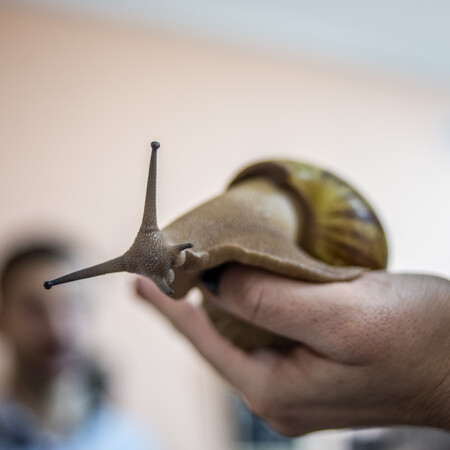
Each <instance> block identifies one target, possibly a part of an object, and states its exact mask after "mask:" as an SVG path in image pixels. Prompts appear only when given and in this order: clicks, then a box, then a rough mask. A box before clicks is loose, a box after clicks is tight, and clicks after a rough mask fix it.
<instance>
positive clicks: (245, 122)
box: [0, 0, 450, 450]
mask: <svg viewBox="0 0 450 450" xmlns="http://www.w3.org/2000/svg"><path fill="white" fill-rule="evenodd" d="M449 20H450V5H449V3H448V2H446V1H445V0H434V1H429V0H414V1H411V2H408V3H407V4H406V3H405V2H402V1H397V0H394V1H387V0H382V1H378V2H357V1H355V0H343V1H340V2H333V1H330V0H326V1H322V2H312V1H291V0H282V1H278V2H274V1H273V0H272V1H268V0H262V1H258V2H257V1H255V0H244V1H242V0H241V1H236V0H232V1H228V2H221V1H217V0H215V1H211V0H210V1H205V0H191V1H189V2H188V1H186V0H172V1H162V0H156V1H143V0H128V1H125V0H122V1H121V0H114V1H105V0H91V1H80V0H78V1H77V0H34V1H32V0H28V1H27V0H14V1H5V0H0V186H1V189H0V211H1V220H0V256H2V255H3V254H4V253H5V252H6V251H7V250H8V248H9V247H10V246H11V245H12V243H14V242H19V241H20V240H21V239H22V238H23V237H24V236H33V235H38V234H39V233H41V232H44V233H47V234H48V233H51V234H54V235H55V236H58V237H60V238H61V239H69V240H70V241H71V242H73V243H75V244H76V245H77V246H78V247H79V248H80V250H81V251H82V252H84V255H85V261H87V263H88V264H90V263H97V262H100V261H103V260H106V259H109V258H111V257H114V256H116V255H118V254H119V253H121V252H123V251H124V250H125V249H127V248H128V247H129V245H130V244H131V242H132V240H133V239H134V237H135V234H136V232H137V229H138V226H139V224H140V220H141V215H142V208H143V201H144V193H145V185H146V179H147V171H148V162H149V156H150V153H149V144H150V141H152V140H158V141H160V142H161V152H160V155H159V167H158V177H159V178H158V210H159V222H160V225H161V226H164V225H166V224H167V223H169V222H170V221H171V220H173V219H175V218H176V217H177V216H179V215H180V214H181V213H183V212H185V211H186V210H188V209H189V208H191V207H193V206H194V205H196V204H198V203H200V202H201V201H203V200H205V199H207V198H209V197H211V196H212V195H215V194H217V193H219V192H221V190H222V189H223V188H224V187H225V186H226V184H227V182H228V181H229V180H230V179H231V178H232V176H233V174H234V173H235V172H236V171H237V170H238V169H239V168H241V167H242V166H245V165H246V164H248V163H250V162H252V161H254V160H258V159H267V158H274V157H275V158H281V157H283V158H284V157H288V158H292V159H298V160H306V161H309V162H312V163H314V164H318V165H322V166H324V167H326V168H328V169H330V170H332V171H334V172H336V173H337V174H340V175H342V176H343V177H345V178H346V179H347V180H348V181H350V182H352V183H353V184H354V185H356V186H357V187H359V188H360V190H361V191H362V192H363V193H364V194H365V195H366V196H367V197H368V199H369V200H370V201H371V202H372V204H373V205H374V207H375V208H376V210H377V211H378V213H379V215H380V217H381V219H382V221H383V223H384V224H385V227H386V231H387V234H388V239H389V243H390V268H391V270H393V271H417V272H429V273H435V274H440V275H444V276H448V274H449V273H450V258H449V256H448V248H449V244H450V238H449V230H450V208H449V204H448V196H449V193H450V57H449V55H450V27H449V26H448V23H449ZM55 275H59V274H55ZM133 281H134V278H133V276H130V275H124V274H120V275H114V276H107V277H102V278H98V279H96V280H95V281H89V280H87V281H83V282H82V283H85V284H86V285H88V284H89V285H95V287H94V289H95V290H96V296H97V297H98V300H97V299H96V300H95V301H96V303H97V305H96V314H95V318H94V325H93V327H92V328H93V329H92V334H93V335H95V339H94V340H95V346H96V349H97V350H96V351H97V354H98V355H99V358H100V359H102V361H103V363H104V364H105V365H106V366H107V367H108V368H109V370H110V371H111V374H112V375H111V379H112V393H113V394H112V395H113V397H114V400H115V402H116V403H117V404H118V405H120V407H121V408H122V409H123V410H124V411H126V412H127V414H129V415H130V417H133V418H134V419H135V420H136V421H137V422H138V423H140V424H141V425H142V426H143V428H148V429H151V430H153V431H154V432H155V434H157V435H158V436H159V437H160V440H161V442H163V444H164V448H166V449H183V450H184V449H186V450H190V449H192V450H194V449H229V448H248V449H251V448H263V447H262V446H260V447H257V446H256V444H255V445H254V444H252V443H251V441H252V438H251V437H250V438H248V437H243V435H244V434H245V433H242V432H241V433H240V432H239V426H242V423H243V422H245V421H247V420H248V417H247V418H241V419H239V417H240V416H239V414H240V412H236V411H237V410H236V404H235V402H236V400H235V398H234V395H233V393H232V391H231V390H230V388H229V387H228V386H227V385H226V384H225V383H224V382H222V380H221V379H220V378H219V377H218V376H217V375H216V374H215V373H214V372H213V371H212V369H210V368H209V366H207V365H206V363H204V362H203V361H202V360H201V359H200V358H199V357H198V356H197V354H196V353H195V352H194V350H192V349H191V347H190V346H189V344H188V343H186V342H185V341H184V340H183V339H182V338H181V337H179V336H178V335H177V334H176V333H175V331H173V330H172V328H171V327H170V326H169V325H168V324H167V323H166V321H165V320H164V319H163V318H162V317H160V316H159V315H158V314H157V313H156V312H155V311H153V310H152V309H150V308H149V307H148V306H145V305H143V304H141V303H140V302H139V301H138V300H137V299H136V297H135V295H134V292H133ZM0 367H1V364H0ZM248 426H253V425H248ZM247 430H248V429H247ZM250 434H251V433H250ZM342 434H343V437H342V436H341V435H342ZM345 435H346V432H326V433H325V434H324V433H320V436H319V434H317V435H312V436H308V437H307V438H305V439H297V440H294V441H289V442H288V443H287V442H285V443H282V442H281V443H280V442H278V443H273V442H272V444H270V443H269V444H268V445H269V447H264V448H297V449H299V448H301V449H308V450H311V449H315V448H321V449H324V448H325V449H327V448H333V449H338V450H339V449H340V448H342V449H346V448H349V447H348V446H347V444H346V438H345ZM337 436H340V437H337ZM239 439H241V440H242V442H240V443H239ZM325 442H326V444H325ZM261 445H262V444H261Z"/></svg>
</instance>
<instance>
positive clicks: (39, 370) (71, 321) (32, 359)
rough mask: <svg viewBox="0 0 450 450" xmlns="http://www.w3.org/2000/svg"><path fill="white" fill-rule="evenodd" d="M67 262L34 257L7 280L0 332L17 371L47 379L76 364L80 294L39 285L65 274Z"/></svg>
mask: <svg viewBox="0 0 450 450" xmlns="http://www.w3.org/2000/svg"><path fill="white" fill-rule="evenodd" d="M70 270H71V267H70V266H69V264H68V263H66V262H63V261H58V260H56V259H55V260H53V259H43V258H42V259H36V260H33V261H29V262H24V263H22V264H20V266H19V267H17V268H16V269H14V270H13V271H12V272H11V276H10V277H8V280H7V283H6V286H5V292H4V298H3V299H2V300H3V301H2V303H3V306H2V314H1V321H2V328H3V331H4V333H5V334H6V336H7V337H8V339H9V341H10V342H11V344H12V347H13V351H14V356H15V358H16V360H17V362H18V364H19V366H20V367H22V368H23V369H26V370H28V371H30V372H31V373H33V374H36V376H38V375H44V376H47V377H48V376H52V375H55V374H56V373H58V372H59V371H60V370H61V369H63V368H65V367H67V366H68V365H69V364H71V362H73V361H75V360H76V357H77V355H78V354H79V352H80V342H81V339H80V338H81V337H82V336H81V335H82V327H81V322H82V317H81V314H80V313H81V304H80V303H81V299H80V296H81V292H80V290H79V286H77V284H67V285H64V286H57V287H56V288H53V289H52V290H50V291H47V290H45V289H44V288H43V281H44V280H48V279H51V278H52V277H54V276H55V274H58V273H68V272H70Z"/></svg>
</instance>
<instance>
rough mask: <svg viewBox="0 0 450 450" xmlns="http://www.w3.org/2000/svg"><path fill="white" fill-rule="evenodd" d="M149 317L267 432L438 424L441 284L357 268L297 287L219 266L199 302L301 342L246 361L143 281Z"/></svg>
mask: <svg viewBox="0 0 450 450" xmlns="http://www.w3.org/2000/svg"><path fill="white" fill-rule="evenodd" d="M137 290H138V293H139V294H140V295H141V296H142V297H143V298H145V299H146V300H147V301H148V302H149V303H151V304H152V305H153V306H155V307H156V308H157V309H159V310H160V311H161V312H162V313H163V314H164V315H166V316H167V317H168V319H169V320H170V321H171V322H172V323H173V325H174V326H175V327H176V328H177V329H178V330H179V331H180V332H181V333H182V334H184V335H185V336H186V337H187V338H188V339H189V340H190V341H191V342H192V344H193V345H194V346H195V347H196V348H197V350H198V351H199V352H200V354H201V355H202V356H203V357H204V358H206V359H207V360H208V361H209V362H210V363H211V364H212V365H213V366H214V367H215V368H216V369H217V370H218V371H219V372H220V373H221V374H222V375H223V376H224V377H225V378H226V379H227V380H228V381H229V382H230V383H231V384H232V385H234V386H235V387H236V388H237V389H238V390H239V391H240V392H241V393H242V394H243V396H244V398H245V399H246V401H247V402H248V404H249V406H250V408H251V409H252V410H253V411H254V412H255V413H256V414H257V415H259V416H261V417H262V418H263V419H264V420H265V421H266V422H267V423H268V424H269V425H270V426H271V427H272V428H273V429H275V430H276V431H278V432H280V433H282V434H285V435H288V436H298V435H301V434H305V433H308V432H311V431H315V430H321V429H327V428H344V427H357V426H381V425H397V424H410V425H426V426H436V427H442V428H450V358H449V355H450V326H449V325H450V282H449V281H447V280H444V279H441V278H438V277H433V276H427V275H394V274H389V273H387V272H382V271H371V272H367V273H365V274H364V275H362V276H361V277H359V278H357V279H356V280H353V281H349V282H338V283H325V284H313V283H306V282H299V281H296V280H291V279H287V278H283V277H279V276H277V275H274V274H271V273H267V272H263V271H258V270H255V269H251V268H248V267H244V266H239V265H235V266H232V267H230V268H229V269H228V270H227V271H226V272H225V274H224V275H223V277H222V280H221V284H220V293H219V294H217V295H215V294H212V293H210V292H209V291H205V292H204V295H205V296H207V299H208V301H210V302H212V303H213V304H215V305H216V306H218V307H221V308H223V309H225V310H227V311H229V312H231V313H233V314H235V315H236V316H238V317H240V318H243V319H246V320H248V321H250V322H252V323H254V324H256V325H259V326H261V327H263V328H266V329H268V330H270V331H272V332H275V333H278V334H280V335H283V336H287V337H290V338H292V339H295V340H297V341H298V342H299V343H301V344H302V345H301V346H299V347H296V348H294V349H293V350H291V351H290V352H288V353H279V352H276V351H271V350H258V351H256V352H253V353H246V352H244V351H242V350H240V349H238V348H236V347H234V346H233V345H232V344H231V343H230V342H228V341H227V340H226V339H225V338H224V337H222V336H221V335H220V334H219V333H218V332H217V331H216V329H215V328H214V326H213V325H212V324H211V322H210V321H209V319H208V316H207V315H206V313H205V311H204V310H203V309H202V308H200V307H195V306H193V305H191V304H189V303H187V302H185V301H181V302H174V301H173V300H171V299H169V298H168V297H166V296H165V295H164V294H162V293H161V292H160V291H159V290H158V288H156V286H155V285H154V284H153V283H152V282H151V281H149V280H147V279H144V278H140V279H139V280H138V282H137Z"/></svg>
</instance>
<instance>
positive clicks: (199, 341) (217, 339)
mask: <svg viewBox="0 0 450 450" xmlns="http://www.w3.org/2000/svg"><path fill="white" fill-rule="evenodd" d="M136 290H137V293H138V294H139V295H140V296H141V297H142V298H144V299H145V300H146V301H148V302H149V303H151V304H152V305H153V306H154V307H155V308H156V309H158V310H159V311H160V312H161V313H162V314H164V315H165V316H166V317H167V318H168V319H169V320H170V321H171V322H172V324H173V325H174V326H175V327H176V328H177V329H178V331H180V332H181V333H182V334H183V335H184V336H186V337H187V338H188V339H189V340H190V341H191V343H192V344H193V345H194V347H195V348H196V349H197V351H198V352H199V353H200V354H201V355H202V356H203V357H204V358H205V359H206V360H207V361H209V363H210V364H211V365H212V366H213V367H214V368H215V369H216V370H217V371H218V372H219V373H221V374H222V375H223V376H224V377H225V378H226V379H227V380H228V381H229V382H230V383H231V384H232V385H234V386H235V387H236V388H237V389H239V390H240V391H242V392H243V393H244V394H245V393H247V394H248V393H249V392H252V391H254V390H257V389H259V388H260V386H261V385H263V384H264V379H265V377H266V376H267V369H266V367H265V365H264V363H263V361H261V360H260V359H258V358H255V357H253V356H252V355H249V354H247V353H245V352H244V351H242V350H240V349H238V348H237V347H235V346H233V345H232V344H231V343H230V342H229V341H227V340H226V339H225V338H223V337H222V336H221V335H220V334H219V333H218V332H217V331H216V329H215V328H214V326H213V325H212V323H211V322H210V320H209V319H208V317H207V315H206V312H205V311H204V310H203V308H200V307H196V306H193V305H191V304H189V303H188V302H186V301H174V300H173V299H171V298H169V297H167V296H166V295H164V294H162V293H161V291H160V290H159V289H158V288H157V287H156V286H155V284H154V283H152V282H151V281H150V280H147V279H145V278H141V277H139V278H138V280H137V283H136Z"/></svg>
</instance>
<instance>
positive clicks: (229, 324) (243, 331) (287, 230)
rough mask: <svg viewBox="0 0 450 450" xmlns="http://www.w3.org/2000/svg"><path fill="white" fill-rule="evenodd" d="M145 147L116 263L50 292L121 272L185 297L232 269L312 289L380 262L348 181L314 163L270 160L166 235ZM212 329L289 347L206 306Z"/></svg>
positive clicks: (364, 206)
mask: <svg viewBox="0 0 450 450" xmlns="http://www.w3.org/2000/svg"><path fill="white" fill-rule="evenodd" d="M158 148H159V144H158V143H152V158H151V164H150V173H149V181H148V186H147V197H146V203H145V209H144V217H143V221H142V225H141V228H140V230H139V233H138V235H137V237H136V239H135V241H134V243H133V245H132V246H131V248H130V249H129V250H128V251H127V252H126V253H125V254H124V255H122V256H120V257H119V258H115V259H113V260H111V261H108V262H106V263H102V264H99V265H96V266H92V267H89V268H87V269H83V270H80V271H77V272H74V273H72V274H69V275H65V276H63V277H60V278H58V279H56V280H53V281H48V282H46V283H44V286H45V287H46V288H47V289H49V288H50V287H52V286H53V285H56V284H60V283H65V282H69V281H75V280H79V279H82V278H88V277H92V276H97V275H102V274H105V273H111V272H119V271H127V272H132V273H138V274H141V275H144V276H147V277H148V278H150V279H152V280H153V281H154V282H155V283H156V284H157V285H158V287H159V288H160V289H161V290H162V291H163V292H164V293H166V294H167V295H170V296H173V297H175V298H180V297H183V296H184V295H185V294H186V293H187V292H188V291H189V290H190V289H191V288H192V287H194V286H197V285H201V278H202V276H204V275H205V274H207V273H208V272H210V271H214V270H216V268H217V267H220V266H222V265H224V264H226V263H229V262H239V263H241V264H245V265H250V266H253V267H257V268H261V269H264V270H267V271H270V272H273V273H276V274H279V275H282V276H286V277H291V278H294V279H298V280H303V281H311V282H332V281H343V280H351V279H354V278H356V277H358V276H359V275H361V273H363V272H364V271H366V270H368V269H383V268H385V267H386V264H387V244H386V237H385V234H384V231H383V228H382V226H381V224H380V222H379V220H378V218H377V217H376V215H375V213H374V211H373V209H372V208H371V206H370V205H369V204H368V202H367V201H366V200H365V199H364V198H363V197H362V196H361V195H360V194H359V193H358V192H357V191H356V190H355V189H354V188H352V187H351V186H350V185H349V184H347V183H346V182H344V181H343V180H341V179H340V178H338V177H336V176H335V175H333V174H331V173H329V172H327V171H325V170H322V169H319V168H316V167H314V166H311V165H308V164H304V163H299V162H295V161H282V160H280V161H267V162H261V163H256V164H253V165H251V166H249V167H247V168H245V169H244V170H242V171H241V172H239V173H238V174H237V175H236V177H235V178H234V179H233V181H232V182H231V183H230V185H229V186H228V189H227V190H226V191H225V192H224V193H223V194H222V195H219V196H217V197H215V198H213V199H212V200H210V201H208V202H206V203H204V204H202V205H200V206H199V207H197V208H195V209H193V210H191V211H190V212H188V213H186V214H185V215H183V216H181V217H180V218H178V219H177V220H175V221H174V222H172V223H171V224H169V225H168V226H167V227H166V228H164V229H163V230H159V228H158V225H157V221H156V153H157V149H158ZM204 307H205V309H206V311H207V312H208V314H209V316H210V318H211V319H212V321H213V323H214V324H215V325H216V327H217V328H218V330H219V331H220V332H221V333H222V334H224V335H225V336H226V337H228V338H229V339H230V340H231V341H233V342H234V343H235V344H236V345H238V346H240V347H241V348H243V349H246V350H251V349H254V348H258V347H261V346H276V347H285V346H289V345H291V344H292V341H289V340H288V339H285V338H282V337H280V336H276V335H274V334H272V333H269V332H267V331H265V330H262V329H259V328H257V327H255V326H254V325H251V324H249V323H244V322H243V321H242V320H240V319H237V318H235V317H233V316H231V315H229V314H228V313H225V312H224V311H222V310H219V309H218V308H217V307H214V306H213V305H211V304H208V303H205V304H204Z"/></svg>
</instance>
